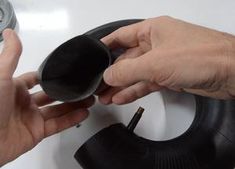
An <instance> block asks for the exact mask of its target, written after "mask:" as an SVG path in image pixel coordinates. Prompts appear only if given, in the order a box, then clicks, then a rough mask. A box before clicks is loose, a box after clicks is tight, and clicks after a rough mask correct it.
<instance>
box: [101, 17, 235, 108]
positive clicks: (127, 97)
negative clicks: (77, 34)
mask: <svg viewBox="0 0 235 169" xmlns="http://www.w3.org/2000/svg"><path fill="white" fill-rule="evenodd" d="M103 42H104V43H105V44H106V45H108V46H109V47H110V48H111V49H116V48H127V51H126V52H125V53H124V54H123V55H122V56H120V58H119V59H118V60H117V62H116V63H115V64H113V65H112V66H111V67H109V68H108V69H107V70H106V71H105V73H104V81H105V82H106V83H107V84H108V85H110V86H112V88H110V89H108V90H106V91H105V92H103V93H102V94H101V95H100V101H101V102H102V103H104V104H110V103H115V104H125V103H129V102H132V101H135V100H136V99H138V98H141V97H143V96H145V95H147V94H149V93H151V92H153V91H157V90H160V89H161V88H169V89H172V90H176V91H186V92H190V93H193V94H198V95H202V96H209V97H213V98H219V99H230V98H233V97H234V95H235V38H234V36H232V35H230V34H226V33H222V32H219V31H215V30H211V29H208V28H205V27H201V26H197V25H193V24H190V23H186V22H183V21H180V20H177V19H174V18H170V17H166V16H163V17H158V18H154V19H148V20H145V21H143V22H140V23H137V24H134V25H130V26H126V27H123V28H120V29H119V30H117V31H115V32H113V33H112V34H110V35H108V36H107V37H105V38H104V39H103Z"/></svg>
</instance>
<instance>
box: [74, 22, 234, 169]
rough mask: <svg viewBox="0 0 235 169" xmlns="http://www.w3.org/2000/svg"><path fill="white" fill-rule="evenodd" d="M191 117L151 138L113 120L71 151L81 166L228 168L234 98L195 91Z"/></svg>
mask: <svg viewBox="0 0 235 169" xmlns="http://www.w3.org/2000/svg"><path fill="white" fill-rule="evenodd" d="M138 21H140V20H128V21H118V22H114V23H111V24H107V25H104V26H101V27H99V28H97V29H94V30H92V31H90V32H88V33H86V35H89V36H92V37H93V38H97V39H101V38H102V37H104V36H106V35H107V34H109V33H111V32H113V31H114V30H116V29H118V28H119V27H122V26H126V25H129V24H132V23H136V22H138ZM195 99H196V117H195V119H194V121H193V124H192V125H191V127H190V128H189V129H188V130H187V131H186V132H185V133H184V134H183V135H181V136H179V137H177V138H175V139H172V140H169V141H150V140H147V139H144V138H142V137H139V136H137V135H135V134H134V133H132V132H130V131H129V130H127V128H126V127H125V126H124V125H123V124H114V125H112V126H110V127H108V128H105V129H103V130H102V131H101V132H99V133H98V134H96V135H95V136H93V137H92V138H91V139H90V140H88V141H87V142H86V143H85V144H84V145H83V146H82V147H81V148H80V149H79V150H78V151H77V153H76V154H75V158H76V159H77V161H78V162H79V163H80V164H81V166H82V167H83V169H111V168H112V169H233V168H234V166H235V101H233V100H227V101H224V100H216V99H211V98H206V97H200V96H195Z"/></svg>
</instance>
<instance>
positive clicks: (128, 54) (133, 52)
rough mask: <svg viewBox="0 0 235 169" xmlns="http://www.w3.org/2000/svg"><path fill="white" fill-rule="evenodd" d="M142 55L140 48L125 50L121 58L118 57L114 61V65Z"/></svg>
mask: <svg viewBox="0 0 235 169" xmlns="http://www.w3.org/2000/svg"><path fill="white" fill-rule="evenodd" d="M143 54H144V52H143V50H142V49H141V48H140V47H134V48H130V49H128V50H126V52H125V53H123V54H122V55H121V56H119V57H118V58H117V59H116V60H115V63H117V62H119V61H121V60H124V59H127V58H136V57H139V56H141V55H143Z"/></svg>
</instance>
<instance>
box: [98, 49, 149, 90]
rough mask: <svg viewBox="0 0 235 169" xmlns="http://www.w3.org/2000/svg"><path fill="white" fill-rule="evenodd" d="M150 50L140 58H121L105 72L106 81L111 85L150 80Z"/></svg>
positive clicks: (124, 84) (128, 84)
mask: <svg viewBox="0 0 235 169" xmlns="http://www.w3.org/2000/svg"><path fill="white" fill-rule="evenodd" d="M149 55H151V52H148V53H146V54H144V55H142V56H140V57H138V58H131V59H130V58H128V59H124V60H121V61H119V62H117V63H115V64H113V65H112V66H110V67H109V68H108V69H106V70H105V72H104V75H103V77H104V81H105V82H106V83H107V84H108V85H110V86H130V85H133V84H135V83H138V82H140V81H145V80H150V78H151V76H152V72H151V69H150V68H151V65H150V64H151V61H150V60H149Z"/></svg>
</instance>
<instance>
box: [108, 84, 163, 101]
mask: <svg viewBox="0 0 235 169" xmlns="http://www.w3.org/2000/svg"><path fill="white" fill-rule="evenodd" d="M161 88H162V87H161V86H159V85H157V84H155V83H150V82H146V81H142V82H139V83H137V84H135V85H132V86H130V87H128V88H126V89H124V90H122V91H120V92H119V93H117V94H115V95H114V96H113V98H112V102H113V103H114V104H118V105H121V104H127V103H131V102H133V101H136V100H137V99H139V98H142V97H144V96H146V95H148V94H150V93H152V92H154V91H159V90H160V89H161Z"/></svg>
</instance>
